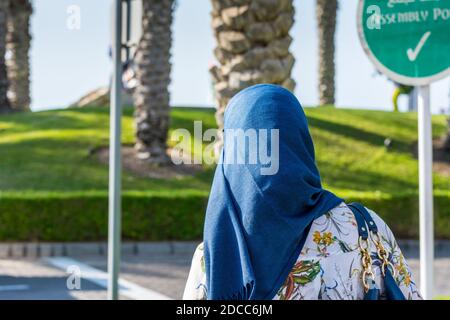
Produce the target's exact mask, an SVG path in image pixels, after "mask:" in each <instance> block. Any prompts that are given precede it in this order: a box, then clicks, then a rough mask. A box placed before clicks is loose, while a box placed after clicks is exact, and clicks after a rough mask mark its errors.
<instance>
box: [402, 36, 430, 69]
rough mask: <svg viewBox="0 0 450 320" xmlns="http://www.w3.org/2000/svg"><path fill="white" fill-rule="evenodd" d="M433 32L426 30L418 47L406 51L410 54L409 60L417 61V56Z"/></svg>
mask: <svg viewBox="0 0 450 320" xmlns="http://www.w3.org/2000/svg"><path fill="white" fill-rule="evenodd" d="M430 35H431V32H430V31H427V32H425V34H424V35H423V36H422V38H420V41H419V43H418V44H417V46H416V48H415V49H414V50H413V49H411V48H409V49H408V50H407V51H406V54H407V55H408V59H409V61H411V62H413V61H416V59H417V56H418V55H419V53H420V51H421V50H422V48H423V45H424V44H425V42H426V41H427V40H428V38H429V37H430Z"/></svg>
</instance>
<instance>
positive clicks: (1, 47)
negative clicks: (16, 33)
mask: <svg viewBox="0 0 450 320" xmlns="http://www.w3.org/2000/svg"><path fill="white" fill-rule="evenodd" d="M7 15H8V1H0V113H5V112H9V111H11V108H10V105H9V101H8V97H7V92H8V78H7V75H6V64H5V51H6V29H7V22H6V21H7Z"/></svg>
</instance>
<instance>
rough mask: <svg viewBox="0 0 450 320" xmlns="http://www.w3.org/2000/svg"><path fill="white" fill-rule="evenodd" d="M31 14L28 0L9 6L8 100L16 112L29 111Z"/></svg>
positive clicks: (31, 10)
mask: <svg viewBox="0 0 450 320" xmlns="http://www.w3.org/2000/svg"><path fill="white" fill-rule="evenodd" d="M32 12H33V8H32V5H31V2H30V1H29V0H13V1H10V5H9V18H8V36H7V50H8V51H9V53H10V55H11V56H10V59H8V60H7V61H6V64H7V69H8V80H9V84H10V87H9V91H10V92H9V99H10V102H11V107H12V108H13V109H14V110H16V111H27V110H30V61H29V51H30V43H31V34H30V17H31V14H32Z"/></svg>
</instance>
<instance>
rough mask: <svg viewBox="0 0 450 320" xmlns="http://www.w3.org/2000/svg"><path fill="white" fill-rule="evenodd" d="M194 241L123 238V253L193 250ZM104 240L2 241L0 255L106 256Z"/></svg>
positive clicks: (0, 256)
mask: <svg viewBox="0 0 450 320" xmlns="http://www.w3.org/2000/svg"><path fill="white" fill-rule="evenodd" d="M199 243H200V241H197V242H181V241H167V242H123V243H122V251H121V254H123V255H148V254H156V255H158V254H189V255H191V254H194V251H195V249H196V247H197V245H198V244H199ZM107 253H108V245H107V243H106V242H67V243H63V242H54V243H53V242H49V243H47V242H46V243H37V242H3V243H0V259H1V258H3V259H5V258H41V257H56V256H59V257H67V256H82V255H98V256H106V255H107Z"/></svg>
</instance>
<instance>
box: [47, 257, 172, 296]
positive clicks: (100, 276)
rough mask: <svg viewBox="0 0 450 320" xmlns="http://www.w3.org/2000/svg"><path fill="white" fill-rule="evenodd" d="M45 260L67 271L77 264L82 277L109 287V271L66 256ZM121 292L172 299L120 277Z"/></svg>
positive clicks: (122, 293)
mask: <svg viewBox="0 0 450 320" xmlns="http://www.w3.org/2000/svg"><path fill="white" fill-rule="evenodd" d="M44 261H45V262H47V263H48V264H50V265H51V266H54V267H56V268H58V269H62V270H64V271H65V272H67V268H69V267H71V266H77V267H78V268H79V269H80V271H81V278H82V279H86V280H89V281H91V282H93V283H95V284H97V285H99V286H101V287H103V288H107V287H108V273H106V272H104V271H102V270H99V269H96V268H93V267H91V266H89V265H87V264H85V263H82V262H80V261H77V260H75V259H71V258H66V257H51V258H45V259H44ZM119 293H120V294H121V295H123V296H126V297H128V298H130V299H135V300H172V298H170V297H168V296H166V295H163V294H161V293H159V292H156V291H153V290H150V289H147V288H144V287H141V286H139V285H137V284H135V283H133V282H130V281H128V280H125V279H119Z"/></svg>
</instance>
